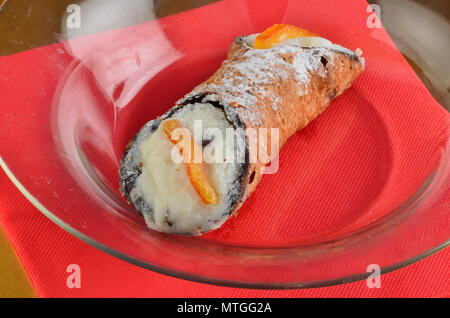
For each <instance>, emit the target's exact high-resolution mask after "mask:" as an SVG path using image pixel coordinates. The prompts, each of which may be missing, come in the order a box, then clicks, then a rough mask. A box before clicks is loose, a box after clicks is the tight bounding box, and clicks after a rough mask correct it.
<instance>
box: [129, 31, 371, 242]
mask: <svg viewBox="0 0 450 318" xmlns="http://www.w3.org/2000/svg"><path fill="white" fill-rule="evenodd" d="M361 53H362V52H361V51H360V50H359V49H357V50H356V52H353V51H350V50H348V49H346V48H344V47H341V46H339V45H336V44H333V43H331V42H330V41H328V40H326V39H324V38H322V37H320V36H319V35H316V34H313V33H311V32H309V31H306V30H304V29H301V28H298V27H296V26H291V25H284V24H277V25H274V26H272V27H270V28H269V29H267V30H266V31H264V32H262V33H260V34H254V35H249V36H243V37H238V38H236V39H235V40H234V42H233V43H232V45H231V46H230V49H229V52H228V57H227V59H226V60H225V61H224V62H223V63H222V66H221V67H220V68H219V69H218V70H217V71H216V72H215V73H214V74H213V75H212V76H211V77H210V78H209V79H208V80H207V81H205V82H204V83H201V84H200V85H198V86H197V87H195V88H194V89H193V91H192V92H191V93H189V94H187V95H186V96H184V97H183V98H182V99H180V100H179V101H178V102H177V103H176V105H175V106H174V107H172V108H171V109H170V110H169V111H167V112H166V113H165V114H164V115H162V116H161V117H158V118H156V119H154V120H151V121H149V122H148V123H147V124H146V125H145V126H144V127H143V128H142V129H141V130H140V131H139V132H138V133H137V135H136V136H135V137H134V138H133V140H132V141H131V142H130V143H129V144H128V146H127V148H126V150H125V153H124V155H123V158H122V161H121V165H120V191H121V193H122V194H123V195H124V196H125V198H126V199H127V200H128V202H129V203H131V204H132V205H133V206H134V207H135V208H136V209H137V210H138V211H140V212H141V213H142V215H143V216H144V219H145V222H146V224H147V225H148V227H150V228H152V229H154V230H157V231H161V232H167V233H173V234H181V235H199V234H202V233H205V232H208V231H211V230H214V229H217V228H219V227H220V226H221V225H222V224H223V223H224V222H225V221H226V220H227V219H228V218H229V217H230V216H231V215H233V214H235V213H236V211H237V210H238V209H239V207H240V206H241V205H242V204H243V202H244V201H245V200H246V199H247V198H248V197H249V195H250V194H251V193H252V192H253V191H254V190H255V189H256V187H257V185H258V183H259V182H260V180H261V178H262V175H263V174H264V167H265V166H266V165H267V162H266V161H263V160H261V159H260V158H259V156H258V155H257V154H256V155H255V152H254V151H251V149H254V148H255V147H256V148H258V145H256V143H258V142H261V139H260V138H259V137H257V138H253V137H251V136H250V132H249V131H250V130H251V129H260V128H266V129H277V132H278V142H277V145H278V147H279V148H281V147H282V146H283V145H284V144H285V142H286V141H287V139H288V138H289V137H290V136H292V135H293V134H294V133H295V132H297V131H299V130H300V129H302V128H304V127H305V126H306V125H307V124H308V123H309V122H311V121H312V120H313V119H314V118H316V117H317V116H318V115H319V114H320V113H322V112H323V111H324V110H325V108H326V107H327V106H328V104H329V103H330V101H331V100H333V99H334V98H335V97H337V96H339V95H340V94H341V93H342V92H343V91H344V90H345V89H347V88H348V87H349V86H350V85H351V84H352V82H353V81H354V80H355V78H356V77H357V76H358V75H359V74H360V73H361V72H362V71H363V69H364V59H363V58H362V57H361ZM199 124H201V130H200V131H201V133H198V129H196V128H198V126H199ZM182 131H184V132H185V134H183V133H181V132H182ZM218 136H219V137H220V136H221V137H223V138H224V139H225V136H226V137H230V138H229V140H232V142H218V140H217V139H219V138H218ZM225 140H228V139H225ZM212 145H214V147H212ZM273 149H275V148H272V150H273ZM277 149H278V148H277ZM208 151H209V152H210V153H209V159H211V157H213V158H214V159H215V160H213V161H211V160H209V161H207V160H205V158H206V157H207V154H206V152H208ZM230 153H231V154H232V156H231V157H230V156H229V154H230ZM271 155H272V157H271V158H273V154H271ZM177 156H178V157H177ZM230 158H232V160H230Z"/></svg>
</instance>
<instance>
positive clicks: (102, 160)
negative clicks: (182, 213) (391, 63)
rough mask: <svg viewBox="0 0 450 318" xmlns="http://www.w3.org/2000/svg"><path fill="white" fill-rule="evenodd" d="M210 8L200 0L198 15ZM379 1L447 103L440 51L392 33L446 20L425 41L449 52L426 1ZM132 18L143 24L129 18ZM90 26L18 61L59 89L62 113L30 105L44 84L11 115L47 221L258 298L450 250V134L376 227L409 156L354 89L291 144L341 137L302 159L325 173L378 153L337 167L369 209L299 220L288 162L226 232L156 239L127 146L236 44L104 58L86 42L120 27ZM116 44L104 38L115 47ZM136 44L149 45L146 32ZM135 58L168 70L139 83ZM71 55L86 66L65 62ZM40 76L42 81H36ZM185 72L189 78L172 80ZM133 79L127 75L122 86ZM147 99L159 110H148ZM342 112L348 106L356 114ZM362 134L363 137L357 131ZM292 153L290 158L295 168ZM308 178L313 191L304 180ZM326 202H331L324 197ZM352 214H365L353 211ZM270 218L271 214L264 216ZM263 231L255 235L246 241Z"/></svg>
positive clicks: (7, 165)
mask: <svg viewBox="0 0 450 318" xmlns="http://www.w3.org/2000/svg"><path fill="white" fill-rule="evenodd" d="M206 2H212V1H206ZM206 2H205V1H192V3H193V6H198V5H202V4H205V3H206ZM86 3H88V4H89V3H90V1H86ZM97 3H99V2H97ZM157 3H158V2H157ZM163 3H164V2H163ZM167 3H173V1H172V2H171V1H167ZM399 3H403V5H404V6H403V7H402V6H401V5H400V6H399ZM378 4H379V5H380V8H381V13H382V14H383V13H384V12H386V22H387V21H390V23H392V24H391V25H390V26H391V28H389V30H391V29H394V30H397V31H398V32H397V33H395V32H392V33H391V35H392V36H393V38H394V40H396V44H397V46H398V47H399V48H400V49H401V50H402V51H403V52H406V53H407V58H408V60H409V62H410V63H411V64H413V66H415V67H416V70H417V71H418V73H420V72H422V74H419V75H422V76H421V78H422V79H423V80H424V83H425V84H426V85H427V86H428V87H429V89H430V91H431V92H432V93H433V94H434V96H435V97H436V98H437V99H438V100H439V101H440V102H441V104H442V105H443V106H444V107H445V106H447V105H448V104H447V102H448V91H447V90H448V82H445V81H446V80H448V78H442V64H441V68H438V67H436V63H438V62H439V63H442V60H441V59H439V57H436V56H435V55H433V58H428V59H427V60H426V62H427V63H424V62H423V60H422V59H421V58H420V57H423V56H427V54H430V52H429V50H432V49H433V48H431V47H429V46H427V45H426V44H425V43H421V42H417V36H418V34H417V33H415V32H411V33H409V32H407V31H405V29H408V28H402V29H401V30H402V31H401V32H400V31H399V26H398V25H397V26H395V25H393V24H394V23H401V25H402V26H405V25H407V23H408V21H409V20H402V19H392V17H405V16H407V15H406V14H405V13H404V12H403V11H402V10H403V9H405V8H407V10H410V11H411V12H410V13H409V14H417V15H419V16H422V17H436V16H438V17H439V23H437V26H436V28H443V30H444V32H442V29H439V30H440V32H438V31H436V30H434V31H432V30H429V31H428V33H427V34H431V33H433V34H434V36H435V37H436V39H435V41H434V43H435V44H437V45H438V44H439V43H442V42H440V41H439V39H438V38H437V37H438V36H439V34H441V35H442V36H443V37H442V41H444V42H445V40H446V36H447V34H448V27H449V24H448V20H446V18H445V17H443V16H441V15H439V13H436V12H435V11H433V10H431V9H429V8H427V7H425V6H422V5H420V4H418V3H416V2H412V3H411V2H410V1H403V2H402V1H395V4H394V1H392V2H387V1H379V2H378ZM158 5H161V3H159V4H158ZM82 8H83V7H82ZM128 9H130V10H131V11H127V10H128ZM145 9H146V10H147V11H146V10H142V12H147V13H143V14H142V16H139V15H138V16H136V15H131V13H130V12H135V11H133V10H135V8H130V7H129V5H127V6H126V7H125V8H123V10H122V11H121V12H122V13H121V15H119V16H118V19H120V21H124V20H125V22H123V23H122V24H121V25H120V27H125V26H126V25H131V24H134V23H138V22H143V21H146V20H149V19H150V18H155V17H158V14H157V13H156V11H157V10H155V8H154V7H152V6H150V7H146V8H145ZM183 9H187V8H183ZM148 10H149V11H148ZM173 10H174V11H180V10H178V9H176V8H174V9H173ZM393 10H396V11H393ZM405 10H406V9H405ZM149 12H150V13H149ZM127 14H130V15H129V16H133V18H132V19H131V20H126V19H123V18H124V17H127V16H128V15H127ZM66 18H67V15H65V16H63V17H62V18H61V19H63V20H62V21H65V20H64V19H66ZM382 19H383V16H382ZM390 19H391V20H390ZM94 20H95V19H94ZM127 21H128V22H129V23H128V22H127ZM399 21H401V22H399ZM280 22H283V21H280ZM91 23H93V22H91ZM127 23H128V24H127ZM92 25H93V26H94V27H93V29H91V30H89V32H87V33H83V34H81V33H79V32H78V33H77V32H75V31H73V32H74V33H72V31H71V30H67V29H65V27H64V26H63V27H62V35H61V38H62V39H64V40H65V41H64V42H63V43H59V44H54V45H52V46H49V47H45V48H41V49H39V50H36V51H26V52H22V53H19V54H17V55H14V56H11V57H8V58H11V59H16V58H17V59H21V60H23V61H25V63H24V64H23V70H25V71H24V74H27V73H26V70H32V71H33V76H32V77H33V78H34V80H35V79H36V78H38V79H41V81H42V87H44V86H45V87H53V89H52V91H51V96H50V97H48V100H51V101H52V103H51V105H50V107H46V105H43V107H42V109H40V110H39V111H37V110H36V108H33V107H35V105H34V106H33V107H32V106H29V105H28V104H27V102H26V100H27V96H39V94H41V95H42V94H45V91H42V92H41V91H40V89H41V87H40V86H39V85H36V82H33V83H34V84H33V85H31V84H30V87H27V88H26V89H27V90H26V91H25V92H24V95H23V96H20V95H19V96H16V97H15V98H14V100H12V101H11V103H13V104H19V105H22V106H21V107H22V108H18V107H15V108H14V107H11V108H8V107H6V106H5V105H3V106H2V108H1V110H2V114H3V115H2V116H1V118H0V127H2V128H0V139H1V140H2V143H1V145H0V155H1V157H0V164H1V166H2V167H3V169H4V170H5V171H6V173H7V174H8V176H9V177H10V178H11V180H12V181H13V182H14V184H15V185H16V186H17V187H18V188H19V189H20V190H21V191H22V193H23V194H24V195H25V196H26V197H27V198H28V199H29V200H30V201H31V202H32V203H33V204H34V205H35V206H36V207H37V208H38V209H39V210H40V211H42V212H43V213H44V214H45V215H46V216H48V217H49V218H50V219H51V220H53V221H54V222H56V223H57V224H58V225H59V226H61V227H62V228H64V229H65V230H67V231H69V232H70V233H72V234H73V235H75V236H77V237H78V238H80V239H82V240H83V241H85V242H87V243H89V244H91V245H93V246H95V247H97V248H99V249H101V250H103V251H105V252H107V253H109V254H111V255H114V256H116V257H119V258H121V259H123V260H126V261H128V262H131V263H133V264H136V265H138V266H142V267H144V268H148V269H150V270H153V271H156V272H160V273H164V274H168V275H172V276H176V277H180V278H184V279H189V280H193V281H199V282H206V283H211V284H218V285H226V286H235V287H252V288H309V287H317V286H326V285H332V284H338V283H345V282H350V281H354V280H358V279H363V278H365V277H367V276H368V275H369V274H370V271H369V272H368V266H369V265H370V264H376V265H378V266H380V268H381V271H382V272H388V271H391V270H394V269H397V268H399V267H402V266H405V265H407V264H410V263H412V262H415V261H417V260H419V259H421V258H423V257H425V256H427V255H430V254H431V253H433V252H435V251H437V250H439V249H441V248H443V247H445V246H447V245H448V244H449V236H450V221H449V218H448V210H449V209H450V206H449V202H448V195H449V189H450V174H449V155H450V148H449V146H450V142H449V140H448V134H447V137H446V138H445V140H441V141H440V143H439V144H440V147H439V149H438V151H437V152H436V153H435V154H434V157H433V158H431V159H430V158H426V159H425V158H424V160H427V161H429V162H430V163H429V164H428V165H427V167H426V173H425V172H424V174H423V175H421V176H420V177H418V178H417V180H414V182H415V183H417V185H416V186H415V187H414V191H412V192H411V193H410V195H408V196H405V197H400V198H397V199H398V204H395V208H389V209H387V210H385V211H383V212H382V213H380V214H378V215H377V217H373V218H371V216H370V215H368V214H367V211H369V209H370V208H371V207H374V206H381V205H382V204H383V202H382V200H383V195H382V194H383V191H387V190H386V189H389V188H388V186H387V185H388V183H389V180H391V178H392V177H393V168H392V167H393V163H395V162H396V160H397V156H401V155H402V153H398V151H394V149H393V145H394V144H395V139H396V136H395V135H394V134H395V132H394V130H392V129H390V127H389V125H388V123H387V117H386V116H384V115H383V114H380V113H379V112H378V111H377V109H376V105H374V104H372V102H371V101H370V100H367V99H366V97H365V96H364V94H362V93H361V92H360V90H359V88H358V84H357V83H355V85H354V86H352V88H350V89H349V90H348V92H347V93H346V95H345V96H342V97H339V98H338V99H336V101H334V102H333V104H334V103H338V104H339V105H340V106H341V107H340V108H339V107H338V106H335V107H330V108H329V110H327V112H326V114H324V118H323V119H322V118H321V119H320V121H319V123H318V124H314V125H313V127H312V128H311V127H310V128H307V129H306V130H305V131H304V132H301V133H299V134H298V135H297V136H295V137H294V138H293V140H290V141H289V143H288V144H287V145H286V147H289V148H292V147H298V146H299V145H306V148H307V143H305V142H307V141H309V142H310V143H313V142H314V138H324V137H323V134H321V133H320V131H321V130H325V129H327V130H328V131H332V134H331V135H332V137H330V138H329V139H325V140H324V141H323V142H324V143H325V147H324V149H323V150H322V151H320V152H317V151H309V152H308V149H306V150H302V151H303V152H302V151H299V153H298V156H299V158H307V159H305V160H306V162H305V163H304V164H305V165H307V164H308V160H309V162H317V161H320V160H325V159H323V158H328V159H329V158H333V155H335V154H336V153H337V152H336V150H335V149H334V148H333V147H332V146H330V145H333V144H337V143H338V142H341V141H343V140H344V139H346V138H350V139H352V142H353V143H356V146H355V145H354V144H353V146H354V147H355V148H356V149H359V151H364V152H366V153H367V155H366V156H363V157H361V156H359V155H358V154H357V153H355V152H351V151H349V152H347V153H345V154H344V155H343V156H342V155H341V157H339V160H341V161H342V163H343V164H344V163H346V164H353V165H354V166H356V167H358V168H357V169H356V170H355V171H354V172H353V173H354V174H352V176H357V175H361V176H360V177H352V178H349V179H348V180H344V181H342V182H343V183H342V182H340V183H336V185H337V186H335V187H333V188H332V189H331V190H330V189H328V190H329V191H331V192H330V193H332V194H336V193H338V194H339V193H340V192H339V191H342V189H344V188H345V189H349V188H350V189H352V193H351V198H352V199H353V198H358V204H356V205H355V204H354V202H353V201H354V200H353V201H352V202H351V204H350V203H349V202H350V199H349V198H347V197H345V195H344V194H342V197H341V199H340V200H338V201H337V202H336V214H338V215H339V216H340V217H338V218H337V220H335V221H333V222H334V223H332V224H326V225H323V224H321V226H318V225H317V223H316V221H318V217H319V216H320V215H318V214H320V202H319V201H316V202H312V203H311V202H309V203H308V205H306V204H305V206H307V207H305V208H304V209H301V208H299V210H295V211H297V212H298V211H301V213H297V214H295V215H293V214H292V213H290V210H289V208H288V207H287V205H285V204H283V200H284V199H285V197H284V193H285V191H286V189H271V188H270V184H271V181H270V180H274V179H271V178H281V177H282V176H285V177H287V178H288V177H289V176H288V175H289V171H288V170H287V168H286V165H284V166H283V164H282V165H281V167H280V172H279V173H277V174H276V175H273V176H266V177H265V178H264V179H268V180H266V181H264V180H263V182H264V183H262V184H260V186H259V187H258V190H257V191H256V192H255V194H253V195H252V198H251V200H249V202H246V205H245V206H244V207H243V209H244V208H245V211H246V212H245V213H242V214H241V213H239V215H238V217H234V218H232V219H231V220H230V221H228V222H227V224H226V225H225V226H224V227H223V228H222V229H219V230H218V231H215V232H213V233H211V234H207V235H204V236H201V237H181V236H174V235H166V234H163V233H158V232H155V231H152V230H149V229H148V228H147V227H146V226H145V224H144V222H143V219H142V217H141V216H140V215H139V213H137V212H136V211H135V210H134V209H133V208H131V207H130V206H129V205H128V204H127V203H126V202H125V201H124V199H123V198H122V197H121V196H120V194H119V192H118V166H119V160H120V158H121V154H122V152H123V149H124V147H125V145H126V143H127V142H128V140H129V139H130V138H131V137H132V136H133V135H134V134H135V133H136V132H137V131H138V129H139V128H140V127H141V126H142V124H144V123H145V122H146V121H148V120H150V119H152V118H154V117H156V116H158V115H160V114H162V113H163V112H164V111H165V110H167V109H168V108H169V107H171V105H173V103H174V102H175V101H176V100H177V99H178V98H180V97H181V96H183V94H185V93H187V92H189V89H188V87H191V88H192V87H193V86H194V85H195V84H198V83H200V82H202V81H203V80H205V79H206V78H207V77H208V75H209V74H211V73H212V72H213V71H214V70H215V69H216V68H217V67H218V65H220V61H221V60H223V58H224V56H225V52H226V45H228V43H225V44H224V45H223V46H216V47H214V46H211V47H209V48H208V49H205V50H201V51H193V52H191V53H189V54H195V59H193V58H192V56H189V55H187V54H186V52H181V53H180V52H178V51H171V50H170V47H171V43H170V40H168V39H160V40H158V45H157V46H156V47H150V49H149V48H148V47H146V45H147V44H148V43H147V44H145V42H144V41H143V43H144V44H140V42H139V41H137V42H136V41H134V42H133V37H132V36H131V37H130V38H129V39H127V38H123V37H122V40H123V41H122V42H120V43H117V42H115V41H111V42H110V46H109V48H108V51H107V55H106V56H105V55H102V54H104V51H101V50H93V48H94V49H95V47H96V43H97V41H98V37H96V36H97V35H93V36H88V37H84V38H80V39H78V37H79V36H85V35H87V34H90V33H95V32H97V31H104V30H108V29H110V28H109V27H107V26H106V27H105V26H104V25H100V26H99V25H95V23H93V24H92ZM150 27H152V28H155V29H154V31H155V32H154V33H155V34H158V32H161V30H162V29H164V27H165V25H164V24H159V23H158V22H156V23H152V24H151V26H150ZM136 30H138V29H136ZM410 30H414V29H410ZM147 31H148V30H147ZM255 31H257V30H255ZM108 34H109V33H105V34H102V35H101V36H102V37H105V38H106V39H109V38H108ZM130 34H134V35H136V34H137V35H136V36H139V33H138V32H135V33H133V32H132V33H130ZM110 39H113V38H110ZM134 40H135V39H134ZM127 41H131V42H127ZM413 41H416V42H417V43H419V44H415V43H414V42H413ZM86 43H88V44H87V45H86ZM130 43H133V45H131V44H130ZM140 45H142V46H140ZM130 50H131V51H132V50H141V52H146V53H148V54H150V55H152V56H153V57H154V59H155V60H158V64H157V65H150V66H149V65H146V68H145V69H144V71H143V72H140V71H133V72H130V68H132V67H134V66H130V65H131V64H130ZM67 52H70V53H71V55H73V56H76V57H77V59H70V58H68V55H67ZM99 52H100V53H99ZM155 56H156V57H155ZM434 58H435V60H433V59H434ZM132 60H133V63H134V64H133V65H136V64H137V65H139V63H140V62H141V61H140V59H139V58H136V57H135V56H132ZM36 61H39V67H38V68H37V69H33V67H34V65H36ZM80 61H83V62H80ZM28 62H29V64H27V63H28ZM144 62H145V61H144ZM428 63H431V64H432V65H429V64H428ZM447 63H448V62H447ZM199 64H201V65H202V66H203V67H202V68H201V69H202V71H199V72H194V71H186V70H195V69H196V66H198V65H199ZM424 65H425V66H424ZM8 71H13V72H14V71H15V70H8V69H6V70H4V71H2V73H3V74H7V72H8ZM419 71H420V72H419ZM41 73H42V74H44V75H42V76H41V75H39V74H41ZM56 73H57V74H61V75H60V76H58V77H56V78H53V77H51V76H47V75H45V74H56ZM174 73H176V74H178V76H177V77H173V76H172V74H174ZM36 74H37V75H36ZM123 74H126V75H127V76H125V77H123ZM130 74H131V75H130ZM444 74H448V73H444ZM0 75H1V74H0ZM30 81H31V80H30ZM44 81H45V82H44ZM25 82H26V80H25ZM22 83H23V82H22ZM30 83H31V82H30ZM11 85H14V83H12V84H11ZM107 97H109V98H111V100H109V99H108V98H107ZM40 98H46V97H42V96H40ZM149 100H150V101H151V102H152V107H146V108H143V107H142V105H143V104H145V103H148V101H149ZM344 105H350V106H348V107H347V108H345V107H344ZM351 105H359V107H352V106H351ZM362 109H364V112H363V111H362ZM333 116H341V117H345V116H347V117H345V118H344V119H348V120H347V121H346V122H348V123H349V124H348V125H343V126H338V125H334V126H333V123H335V121H333V120H329V119H330V118H333ZM327 118H328V120H327ZM341 119H342V118H341ZM361 126H365V127H366V129H365V130H361V129H356V127H361ZM318 131H319V132H318ZM283 151H284V150H283ZM283 151H282V153H281V158H280V160H281V162H283V161H285V162H286V160H287V158H284V157H283ZM417 155H419V154H417ZM324 163H325V161H324ZM342 168H343V166H342V165H341V166H339V165H334V166H333V167H332V168H330V169H331V170H330V169H328V170H327V173H329V174H330V175H333V174H334V173H335V171H334V170H333V169H342ZM368 171H369V172H370V171H371V172H377V174H378V176H379V177H377V178H376V180H367V179H365V178H364V175H365V174H366V173H367V172H368ZM280 175H281V176H280ZM319 175H320V171H313V172H312V176H309V177H310V178H311V179H310V181H311V182H312V180H313V178H314V177H315V176H319ZM287 180H289V181H286V183H287V184H289V183H291V182H300V181H299V180H297V181H296V179H295V178H294V177H291V178H290V179H287ZM301 180H302V182H304V183H305V187H306V188H305V189H307V186H308V183H307V182H306V181H305V180H307V179H305V176H303V177H302V179H301ZM418 180H420V182H418ZM368 182H369V183H370V187H369V186H368V185H367V184H368ZM341 186H343V188H340V187H341ZM369 189H370V191H369ZM389 190H392V189H389ZM305 191H306V190H305ZM258 192H259V194H258ZM324 193H325V192H324ZM330 193H328V194H330ZM263 195H271V197H273V200H272V204H271V205H270V206H267V207H266V209H259V208H256V207H257V206H258V205H257V202H258V199H259V198H261V196H263ZM347 195H348V194H347ZM319 199H320V198H319ZM322 199H323V200H326V199H327V197H326V196H325V195H324V197H322ZM301 202H302V203H303V202H305V201H301ZM253 205H254V207H253V208H252V206H253ZM355 206H358V207H359V208H358V209H354V207H355ZM261 214H262V215H263V216H267V217H261ZM258 216H259V218H257V217H258ZM252 220H260V221H257V222H252ZM299 223H303V224H308V226H304V227H302V228H301V229H299V228H298V227H293V226H292V225H291V224H299ZM286 228H289V233H290V235H289V236H288V237H283V238H280V237H279V233H280V232H279V231H278V230H280V229H284V230H285V229H286ZM252 232H254V234H249V233H252ZM240 233H246V234H245V235H246V236H245V237H246V239H240ZM261 233H264V235H261ZM405 238H406V239H405Z"/></svg>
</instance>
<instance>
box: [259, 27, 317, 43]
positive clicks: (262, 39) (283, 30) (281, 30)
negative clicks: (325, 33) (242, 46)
mask: <svg viewBox="0 0 450 318" xmlns="http://www.w3.org/2000/svg"><path fill="white" fill-rule="evenodd" d="M309 36H318V35H317V34H315V33H312V32H309V31H308V30H305V29H302V28H300V27H298V26H295V25H290V24H274V25H272V26H271V27H270V28H268V29H267V30H265V31H264V32H263V33H261V34H260V35H258V37H257V38H256V40H255V43H254V44H253V48H255V49H270V48H272V47H274V46H275V45H278V44H281V43H283V42H284V41H286V40H289V39H293V38H298V37H309Z"/></svg>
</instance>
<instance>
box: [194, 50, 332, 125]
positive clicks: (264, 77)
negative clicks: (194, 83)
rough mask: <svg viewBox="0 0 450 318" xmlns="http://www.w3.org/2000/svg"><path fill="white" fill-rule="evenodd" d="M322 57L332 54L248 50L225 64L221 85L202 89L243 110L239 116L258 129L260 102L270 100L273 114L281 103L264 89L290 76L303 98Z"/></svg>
mask: <svg viewBox="0 0 450 318" xmlns="http://www.w3.org/2000/svg"><path fill="white" fill-rule="evenodd" d="M323 56H326V57H327V59H328V61H329V62H332V59H333V54H332V52H331V51H330V50H329V49H327V48H314V49H304V48H300V47H295V46H288V45H287V46H276V47H273V48H271V49H266V50H255V49H251V48H249V49H248V50H247V51H245V53H243V55H242V56H241V57H240V59H239V60H238V61H233V62H230V61H225V62H224V64H223V65H222V68H221V70H220V71H221V75H222V76H221V81H220V82H209V83H206V84H205V86H203V87H202V89H204V90H206V91H213V92H215V93H216V94H217V95H219V96H221V99H222V101H223V102H225V103H228V104H232V103H237V104H238V105H239V106H240V108H243V109H242V111H240V112H239V113H240V115H242V116H243V117H244V120H250V122H252V123H253V124H254V125H255V126H260V125H261V124H262V120H261V112H260V111H259V110H258V104H259V103H260V102H261V101H263V100H265V101H271V104H272V105H271V106H272V109H273V110H275V111H276V110H277V109H278V108H279V105H280V100H281V96H278V95H277V94H274V93H273V91H272V90H270V89H267V86H268V85H269V86H270V85H276V83H277V82H280V81H288V80H290V79H291V78H292V77H293V79H294V81H295V82H296V85H297V92H298V96H299V97H301V96H303V95H304V94H305V93H306V92H305V89H306V88H307V87H308V83H309V81H310V78H311V75H310V74H311V73H312V72H315V71H316V70H317V69H318V68H319V67H320V65H321V63H320V59H321V57H323ZM194 93H195V92H194ZM238 111H239V110H238Z"/></svg>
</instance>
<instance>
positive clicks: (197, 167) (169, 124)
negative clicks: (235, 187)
mask: <svg viewBox="0 0 450 318" xmlns="http://www.w3.org/2000/svg"><path fill="white" fill-rule="evenodd" d="M162 127H163V130H164V132H165V133H166V135H167V137H168V138H169V139H170V141H171V142H172V143H173V144H175V145H176V144H179V143H180V142H181V141H182V136H180V137H177V136H176V135H174V131H175V129H177V128H183V125H182V124H181V122H180V121H179V120H177V119H169V120H166V121H164V122H163V124H162ZM186 143H187V144H189V145H190V147H191V149H190V158H189V157H188V156H189V151H186V149H184V147H186ZM183 144H184V147H183V146H180V153H181V154H182V155H183V157H184V162H185V164H186V170H187V174H188V176H189V180H190V181H191V184H192V185H193V186H194V188H195V190H196V191H197V193H198V194H199V195H200V197H201V198H202V200H203V202H204V203H206V204H217V203H219V195H218V194H217V192H216V189H214V186H213V185H212V183H211V180H209V177H208V175H207V174H206V172H205V169H204V167H203V162H200V163H196V162H194V160H193V158H194V154H195V153H196V152H197V153H201V148H199V147H200V146H199V145H198V144H197V143H196V142H195V141H194V138H192V137H191V138H190V140H189V141H187V142H185V143H183ZM202 161H203V160H202Z"/></svg>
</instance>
